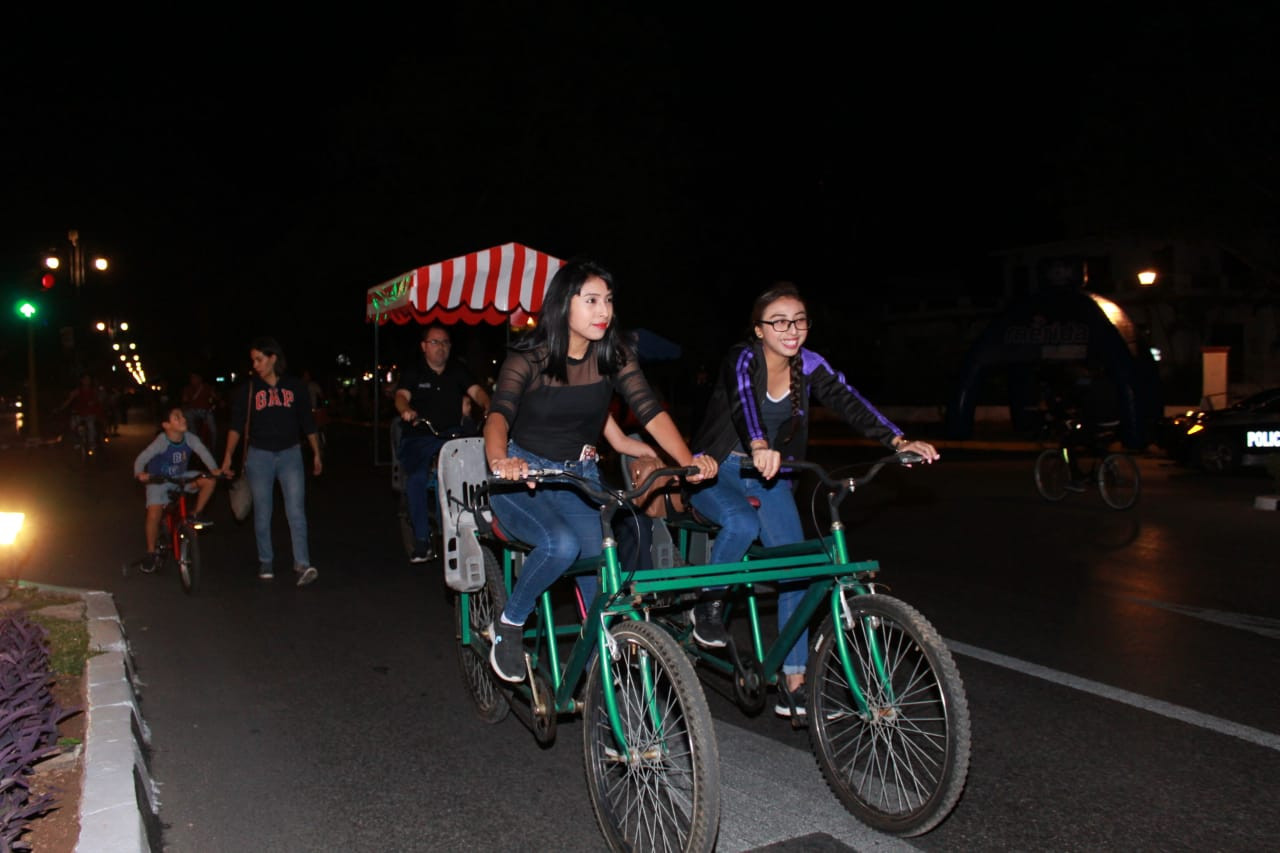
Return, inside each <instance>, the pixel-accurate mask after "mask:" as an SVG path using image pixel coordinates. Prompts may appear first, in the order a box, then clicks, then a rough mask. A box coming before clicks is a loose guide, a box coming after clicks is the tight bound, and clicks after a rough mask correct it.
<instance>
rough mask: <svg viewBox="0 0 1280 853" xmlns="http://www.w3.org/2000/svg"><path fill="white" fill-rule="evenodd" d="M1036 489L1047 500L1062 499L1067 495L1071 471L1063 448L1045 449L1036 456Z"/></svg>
mask: <svg viewBox="0 0 1280 853" xmlns="http://www.w3.org/2000/svg"><path fill="white" fill-rule="evenodd" d="M1035 473H1036V491H1037V492H1039V493H1040V497H1042V498H1044V499H1045V500H1047V501H1060V500H1062V499H1063V498H1065V497H1066V496H1067V483H1068V482H1070V480H1071V471H1070V469H1069V468H1068V466H1067V460H1066V459H1064V458H1063V456H1062V451H1061V450H1045V451H1042V452H1041V454H1040V455H1039V456H1037V457H1036V468H1035Z"/></svg>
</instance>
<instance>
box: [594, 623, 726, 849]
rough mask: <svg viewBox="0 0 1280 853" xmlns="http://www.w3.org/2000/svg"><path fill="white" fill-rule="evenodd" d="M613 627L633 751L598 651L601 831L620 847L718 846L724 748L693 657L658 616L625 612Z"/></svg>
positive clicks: (619, 691) (616, 676)
mask: <svg viewBox="0 0 1280 853" xmlns="http://www.w3.org/2000/svg"><path fill="white" fill-rule="evenodd" d="M609 633H610V634H611V635H612V637H613V640H614V642H615V644H616V647H617V649H618V657H617V659H616V660H613V659H611V663H610V669H611V672H612V676H613V679H612V680H613V682H614V685H613V690H614V694H615V697H616V699H617V707H618V715H619V717H620V718H621V720H622V725H623V729H624V731H625V737H626V739H627V754H626V755H625V756H624V755H621V754H619V752H618V750H617V743H616V741H615V739H614V735H613V729H612V727H611V726H610V725H609V714H608V710H607V708H606V705H605V698H604V691H603V685H602V682H601V677H600V673H601V665H600V659H599V657H600V656H599V655H598V656H597V658H596V660H595V662H594V663H593V664H592V666H591V671H590V674H589V676H588V678H587V688H586V701H585V705H584V724H583V727H582V735H583V750H582V751H583V761H584V763H585V765H586V774H587V788H588V789H589V791H590V794H591V805H592V808H593V809H594V810H595V814H596V821H597V822H598V823H599V825H600V830H601V832H602V833H603V834H604V837H605V840H606V841H607V842H608V845H609V848H610V849H612V850H682V851H710V850H712V849H714V847H715V843H716V833H717V831H718V829H719V826H720V753H719V747H718V746H717V745H716V739H715V733H714V732H713V730H712V724H711V711H710V709H709V708H708V706H707V698H706V696H705V695H704V694H703V692H702V687H701V685H700V684H699V683H698V678H697V675H695V674H694V671H693V665H692V664H691V663H690V662H689V659H688V657H687V656H686V655H685V653H684V652H683V651H681V650H680V647H679V646H678V645H676V642H675V640H673V639H672V638H671V636H670V635H669V634H667V633H666V631H664V630H663V629H662V628H661V627H659V626H657V625H653V624H651V623H648V622H637V621H626V622H620V623H618V624H616V625H614V626H613V627H612V628H610V629H609ZM603 654H608V651H607V650H603V649H602V650H601V655H603ZM646 684H647V685H648V688H647V689H646V687H645V685H646Z"/></svg>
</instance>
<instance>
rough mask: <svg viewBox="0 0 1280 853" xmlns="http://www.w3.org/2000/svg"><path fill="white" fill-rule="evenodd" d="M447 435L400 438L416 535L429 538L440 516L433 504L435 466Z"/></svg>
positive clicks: (417, 537)
mask: <svg viewBox="0 0 1280 853" xmlns="http://www.w3.org/2000/svg"><path fill="white" fill-rule="evenodd" d="M443 445H444V439H443V438H439V437H437V436H434V435H409V434H408V432H407V431H406V432H405V434H404V435H403V436H402V437H401V439H400V449H399V454H400V470H401V471H402V472H404V475H405V484H404V489H405V497H406V498H407V499H408V502H409V519H410V520H411V521H412V522H413V538H414V539H417V540H418V541H419V542H425V541H426V540H427V539H429V538H430V537H431V523H432V521H434V520H435V518H436V512H435V509H434V508H433V507H432V506H431V494H430V488H431V469H432V467H433V466H434V465H435V462H436V457H437V456H438V455H439V454H440V448H441V447H442V446H443Z"/></svg>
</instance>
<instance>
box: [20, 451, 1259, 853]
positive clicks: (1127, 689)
mask: <svg viewBox="0 0 1280 853" xmlns="http://www.w3.org/2000/svg"><path fill="white" fill-rule="evenodd" d="M149 437H150V431H149V430H147V429H144V428H130V429H129V432H128V434H127V435H125V436H123V437H122V438H121V439H120V440H119V441H117V442H116V443H114V444H113V445H112V447H111V448H109V449H108V451H107V452H106V453H105V454H103V456H102V457H101V458H99V459H96V460H95V464H94V465H93V466H92V467H90V468H89V469H82V468H80V467H79V465H78V463H77V462H76V460H75V458H74V457H73V456H72V454H71V453H70V451H69V449H67V448H44V449H36V450H21V449H10V450H5V451H2V452H0V502H4V503H6V504H8V505H19V506H20V507H21V508H23V509H25V510H26V511H28V512H29V513H31V514H32V517H33V519H34V524H35V525H36V529H37V531H38V540H37V546H36V551H35V553H34V555H33V559H32V562H31V564H30V565H29V566H28V568H27V571H26V577H27V578H29V579H31V580H36V581H41V582H46V583H53V584H59V585H66V586H76V587H83V588H91V589H104V590H107V591H108V592H111V593H113V594H114V596H115V598H116V603H117V607H118V609H119V611H120V614H121V616H122V618H123V619H124V624H125V630H126V632H127V633H128V635H129V638H130V641H131V643H132V646H133V649H134V654H135V658H136V661H137V665H138V670H139V675H140V676H141V678H142V679H143V680H144V681H145V683H146V685H145V688H144V690H143V695H142V703H143V713H144V715H145V718H146V721H147V723H148V724H149V726H150V727H151V730H152V741H153V754H152V756H151V769H152V774H153V776H154V777H155V778H156V779H157V780H158V781H159V782H160V784H161V786H162V787H161V793H160V796H161V802H162V810H161V817H162V820H163V822H164V829H163V842H164V848H165V849H166V850H172V851H224V850H225V851H231V850H236V851H239V850H244V849H254V850H262V851H299V850H336V849H342V850H370V851H373V850H378V851H381V850H467V849H475V848H477V847H487V848H492V849H510V850H522V849H528V850H533V849H538V850H548V849H555V850H598V849H600V848H601V846H602V843H601V837H600V835H599V832H598V830H597V829H596V827H595V824H594V820H593V818H592V815H591V807H590V803H589V800H588V797H587V792H586V786H585V780H584V776H583V770H582V753H581V727H580V724H579V722H578V721H577V720H574V719H567V718H566V719H562V720H561V724H560V727H559V738H558V741H557V743H556V744H555V745H554V746H552V747H551V748H547V749H543V748H540V747H539V746H538V745H537V743H536V742H535V741H534V739H533V737H532V736H531V734H530V733H529V732H528V731H527V730H526V729H525V728H524V727H523V726H522V725H521V724H520V723H519V722H517V721H516V720H515V719H514V718H508V719H507V720H506V721H504V722H503V723H500V724H498V725H494V726H490V725H486V724H484V723H482V722H480V721H479V720H478V719H477V718H476V717H475V715H474V714H473V713H472V712H471V710H470V705H469V702H468V700H467V698H466V695H465V693H464V692H463V688H462V685H461V682H460V679H459V676H458V668H457V662H456V654H455V650H454V646H453V642H452V622H453V616H452V610H451V605H450V601H449V598H448V596H447V595H446V594H445V590H444V587H443V584H442V583H441V582H440V581H439V579H438V575H437V570H436V569H434V568H432V567H430V566H428V567H427V568H423V567H415V566H410V565H409V564H408V563H407V562H406V560H405V559H404V554H403V551H402V550H401V545H400V540H399V534H398V529H397V520H396V516H395V506H396V498H395V494H394V493H393V492H392V491H391V488H390V474H389V470H388V469H387V468H385V467H383V468H374V467H373V466H372V464H371V454H370V451H369V448H368V444H367V436H366V435H365V434H362V433H361V432H359V431H355V430H351V431H344V429H343V428H342V427H341V426H337V427H335V428H334V433H333V437H332V440H331V452H330V454H329V459H328V465H327V468H326V472H325V474H324V475H323V476H322V477H320V478H318V479H313V480H311V481H310V482H309V505H310V517H311V522H312V532H311V549H312V556H313V559H314V562H315V564H316V565H317V566H318V567H319V569H320V578H319V580H318V581H317V582H316V583H315V584H314V585H313V586H311V587H308V588H305V589H297V588H295V587H294V586H293V585H292V582H291V579H290V578H288V577H286V576H287V575H289V574H291V573H290V572H288V571H287V568H288V564H287V560H288V554H289V547H288V535H287V531H286V529H285V527H284V524H283V515H282V512H281V511H280V510H279V509H278V510H277V521H278V522H279V523H278V525H277V531H276V534H277V540H278V544H277V555H278V566H277V579H276V580H275V581H274V582H273V583H270V584H263V583H260V582H259V581H257V579H256V578H255V577H254V569H255V560H256V555H255V553H254V546H253V536H252V532H251V530H250V529H248V527H245V526H238V525H236V524H235V523H234V522H232V521H231V520H230V515H229V512H228V509H227V506H226V499H225V496H223V495H219V496H218V498H217V501H216V504H215V512H214V517H215V519H216V520H218V521H219V524H218V526H217V528H216V529H215V530H214V531H213V532H212V533H210V534H209V535H208V536H207V537H206V539H205V540H204V543H205V552H204V555H205V563H206V583H205V586H204V588H203V589H202V590H201V592H200V594H199V595H197V596H195V597H187V596H185V595H184V594H183V593H182V591H181V590H180V588H179V585H178V581H177V579H176V577H174V576H172V575H168V576H165V575H163V574H162V575H153V576H143V575H139V574H136V573H132V574H129V575H128V576H125V575H123V574H122V573H121V568H120V567H121V565H122V564H123V563H124V562H126V561H127V560H129V559H132V558H134V557H136V556H137V555H138V554H139V553H140V551H141V550H142V546H141V543H142V530H141V527H142V489H141V487H140V486H137V485H136V484H134V483H133V482H131V481H130V479H129V477H128V470H129V466H130V463H131V461H132V458H133V455H134V453H136V452H137V451H138V450H139V449H140V448H141V447H142V445H143V443H144V440H145V439H146V438H149ZM870 452H871V451H869V450H867V449H866V448H857V447H855V448H823V449H822V450H821V451H820V454H819V458H820V459H821V460H834V459H839V460H851V459H856V458H861V459H865V458H867V456H868V453H870ZM1030 466H1031V458H1030V456H1029V455H1027V454H1025V453H1012V454H998V453H981V454H980V453H966V452H965V451H963V450H949V451H946V452H944V459H943V461H942V463H941V464H939V465H936V466H932V467H930V468H923V469H914V470H911V471H893V472H888V473H887V474H886V475H885V476H883V477H881V478H880V480H879V481H877V483H876V484H875V485H873V486H872V487H870V488H868V489H866V490H865V491H864V492H862V493H860V494H859V495H857V496H855V498H854V499H853V500H852V501H851V502H850V504H849V508H848V511H847V513H846V520H847V521H848V522H849V523H850V525H851V530H852V535H853V537H854V539H853V541H854V543H855V544H854V552H855V556H860V557H861V556H873V557H876V558H878V559H879V560H880V561H881V563H882V565H883V567H884V572H883V575H882V580H883V581H884V582H885V583H886V584H887V585H888V586H889V587H890V588H891V594H893V595H895V596H897V597H899V598H902V599H904V600H906V601H907V602H909V603H911V604H912V605H913V606H915V607H916V608H917V609H919V610H921V611H922V612H923V613H924V614H925V615H927V616H928V617H929V619H930V620H931V621H932V622H933V623H934V625H935V626H936V627H937V628H938V630H939V631H940V632H941V633H942V635H943V636H944V637H945V638H946V639H947V641H948V642H949V643H950V644H951V645H952V649H953V652H954V653H955V654H956V659H957V662H958V663H959V666H960V669H961V672H962V675H963V677H964V679H965V684H966V687H967V691H968V697H969V703H970V708H971V713H972V717H973V758H972V765H971V768H970V774H969V781H968V784H967V787H966V790H965V793H964V796H963V797H962V799H961V800H960V803H959V805H958V806H957V808H956V809H955V811H954V813H953V814H952V815H951V817H950V818H949V819H948V820H947V821H946V822H944V823H943V824H942V825H941V826H939V827H938V828H937V829H935V830H934V831H933V832H932V833H930V834H928V835H926V836H923V837H920V838H915V839H909V840H907V841H905V842H903V841H898V840H896V839H887V838H885V837H883V836H878V835H876V834H875V833H872V832H870V831H869V830H865V829H864V828H862V827H861V826H860V825H859V824H858V823H857V822H856V821H855V820H853V819H852V818H851V817H850V816H848V815H847V814H845V813H844V812H843V811H842V810H841V809H840V808H839V806H838V804H836V802H835V800H834V798H833V797H831V796H830V794H829V793H828V792H826V790H825V788H824V787H823V786H822V782H821V779H820V776H819V773H818V770H817V768H816V766H815V765H814V763H813V761H812V758H811V756H810V755H809V753H808V744H807V737H806V735H805V734H804V733H803V732H796V731H792V730H791V729H789V728H788V727H787V726H786V725H785V724H784V723H782V722H780V721H778V720H776V719H774V718H773V717H772V716H770V715H768V714H766V715H763V716H761V717H758V718H754V719H753V718H748V717H745V716H744V715H743V714H742V713H741V712H740V711H739V710H738V709H737V708H736V707H734V706H733V705H732V703H730V702H729V701H727V700H726V699H725V698H724V697H723V695H722V693H723V692H724V688H723V685H720V684H717V683H715V680H714V678H712V679H709V680H708V682H707V687H708V690H707V692H708V696H709V699H710V701H711V704H712V708H713V713H714V714H715V716H716V718H717V736H718V738H719V740H720V744H721V752H722V758H723V765H724V768H725V770H724V775H725V784H726V793H725V803H724V818H723V820H722V827H721V836H720V841H721V843H720V849H722V850H741V849H758V848H762V847H766V846H769V845H773V844H777V845H778V846H777V847H776V848H773V847H771V848H770V849H778V850H799V849H809V850H847V849H877V850H879V849H909V848H915V849H922V850H975V849H982V850H1098V849H1114V850H1132V849H1161V850H1177V849H1188V850H1210V849H1212V850H1264V849H1267V850H1269V849H1273V848H1274V844H1275V841H1274V840H1275V838H1277V837H1280V809H1277V806H1276V804H1277V802H1278V801H1280V797H1278V794H1280V785H1278V783H1277V781H1276V780H1278V779H1280V705H1278V704H1277V703H1276V702H1275V687H1274V680H1275V673H1276V672H1277V671H1280V581H1278V580H1277V573H1276V572H1275V568H1276V555H1275V554H1276V552H1275V542H1276V541H1277V539H1276V531H1275V528H1276V526H1277V525H1278V524H1280V515H1277V513H1275V512H1264V511H1258V510H1255V509H1253V508H1252V503H1253V497H1254V496H1255V495H1257V494H1260V493H1263V492H1267V491H1270V490H1271V486H1270V483H1269V481H1267V480H1266V479H1264V478H1262V477H1260V476H1254V475H1241V476H1234V477H1225V478H1221V477H1217V478H1215V477H1208V476H1205V475H1201V474H1198V473H1194V472H1189V471H1185V470H1183V469H1180V468H1176V467H1173V466H1171V465H1168V464H1167V463H1164V462H1163V461H1161V460H1159V459H1154V458H1150V459H1144V460H1143V461H1142V471H1143V475H1144V478H1145V482H1144V493H1143V496H1142V499H1141V501H1140V503H1139V505H1138V507H1137V508H1135V509H1134V510H1133V511H1130V512H1126V513H1116V512H1112V511H1108V510H1106V509H1105V508H1104V507H1103V505H1102V503H1101V501H1100V499H1099V498H1098V496H1097V495H1096V494H1085V495H1072V496H1070V497H1069V498H1068V499H1067V500H1066V501H1065V502H1063V503H1062V504H1057V505H1050V504H1046V503H1044V502H1043V501H1041V500H1040V498H1039V497H1038V496H1037V495H1036V493H1035V491H1034V488H1033V486H1032V484H1031V475H1030Z"/></svg>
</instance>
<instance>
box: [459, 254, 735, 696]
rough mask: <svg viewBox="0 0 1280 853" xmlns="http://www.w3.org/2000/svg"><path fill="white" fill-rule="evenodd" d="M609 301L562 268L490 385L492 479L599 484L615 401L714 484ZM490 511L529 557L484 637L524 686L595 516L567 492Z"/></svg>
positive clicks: (579, 267)
mask: <svg viewBox="0 0 1280 853" xmlns="http://www.w3.org/2000/svg"><path fill="white" fill-rule="evenodd" d="M613 290H614V287H613V276H611V275H610V274H609V273H608V272H607V271H606V270H605V269H604V268H603V267H601V266H599V265H598V264H596V263H594V262H592V261H588V260H581V259H579V260H572V261H569V262H568V263H566V264H565V265H564V266H563V267H561V268H560V270H559V271H558V272H557V273H556V274H555V276H554V277H553V278H552V280H551V283H550V284H549V285H548V286H547V291H546V294H545V295H544V297H543V302H542V311H541V313H540V315H539V318H538V325H537V327H536V328H535V330H534V331H533V332H532V333H531V334H530V335H529V337H528V338H527V339H525V340H522V341H520V342H518V343H517V344H516V346H514V347H513V348H512V350H511V352H510V353H509V355H508V356H507V358H506V361H504V362H503V364H502V369H501V370H500V371H499V373H498V382H497V387H496V388H495V390H494V394H493V400H492V404H491V406H490V408H489V417H488V420H487V421H486V422H485V428H484V444H485V453H486V456H487V458H488V460H489V469H490V470H491V471H492V472H493V473H494V474H495V475H497V476H499V477H503V478H505V479H509V480H518V479H520V478H522V477H523V476H524V475H525V473H526V472H527V471H528V470H529V469H530V468H564V469H567V470H569V471H572V472H574V473H576V474H578V475H580V476H582V477H586V478H588V479H591V480H595V481H596V482H599V480H600V474H599V471H598V470H597V467H596V458H597V454H596V449H595V442H596V441H598V440H599V437H600V435H601V434H602V432H603V433H605V434H606V435H607V436H608V437H609V441H610V444H612V445H613V446H614V447H615V449H623V448H620V447H618V444H617V442H615V440H614V436H616V435H617V434H618V433H619V432H620V430H618V429H617V428H616V425H614V424H609V425H608V426H607V427H606V424H607V420H608V415H609V401H610V399H611V398H612V397H613V394H614V393H615V392H618V393H620V394H621V395H622V396H623V398H624V399H625V400H626V402H627V404H628V405H629V406H630V407H631V410H632V411H633V412H635V414H636V417H637V418H638V420H639V421H640V423H641V424H643V426H644V428H645V430H646V431H647V432H648V433H649V434H650V435H652V436H653V438H654V439H655V440H656V441H657V443H658V445H659V446H661V447H662V449H663V450H665V451H666V452H667V453H668V454H670V456H671V458H672V459H674V460H675V462H676V463H677V464H679V465H686V466H687V465H695V466H697V468H698V470H699V475H698V476H697V477H694V478H691V479H693V480H700V479H702V478H704V477H712V476H714V475H715V472H716V464H715V462H714V461H713V460H712V459H710V458H709V457H706V456H699V457H696V458H695V457H694V455H693V453H691V452H690V450H689V447H688V445H686V444H685V442H684V439H683V438H682V437H681V435H680V431H679V430H678V429H677V428H676V425H675V422H674V421H673V420H672V419H671V416H670V415H668V414H667V413H666V412H664V411H663V409H662V405H661V403H660V402H659V400H658V398H657V396H656V395H655V394H654V393H653V391H652V389H651V388H650V387H649V383H648V382H647V381H646V380H645V378H644V374H643V373H642V372H641V371H640V365H639V362H638V360H637V359H636V357H635V354H634V353H633V352H630V351H629V349H628V348H627V347H626V346H625V344H624V343H623V337H622V334H621V333H620V332H619V331H618V328H617V323H616V322H615V320H616V318H615V317H614V313H613ZM490 502H491V504H492V506H493V511H494V513H495V514H496V515H497V517H498V521H499V523H500V524H501V525H502V526H503V528H504V529H506V530H507V531H508V532H510V533H511V534H512V535H513V536H515V537H517V538H518V539H520V540H521V541H523V542H525V543H527V544H529V545H531V546H533V549H532V550H531V551H530V552H529V553H528V555H527V556H526V557H525V560H524V564H523V566H522V567H521V570H520V577H519V579H518V580H517V581H516V584H515V587H514V588H513V589H512V590H511V595H510V597H509V598H508V599H507V605H506V607H505V608H504V609H503V611H502V615H501V616H500V617H499V618H498V619H496V620H495V621H494V624H493V626H492V628H491V634H492V637H493V649H492V651H491V652H490V655H489V659H490V663H491V664H492V665H493V669H494V671H495V672H496V673H497V674H498V676H499V677H501V678H503V679H505V680H507V681H520V680H522V679H523V678H524V674H525V668H524V652H523V648H522V644H521V635H522V629H523V625H524V623H525V620H526V619H528V617H529V614H530V613H532V612H533V608H534V605H535V603H536V602H537V599H538V596H539V595H541V594H542V592H543V591H544V590H546V589H547V587H549V586H550V585H551V584H552V583H553V582H554V581H555V580H556V579H557V578H559V577H560V576H561V575H563V574H564V572H565V570H566V569H568V568H569V566H571V565H572V564H573V563H574V561H575V560H577V559H579V558H580V557H587V556H593V555H596V554H599V553H600V516H599V512H598V510H597V508H596V507H594V506H592V505H591V504H590V503H588V502H587V500H586V499H584V498H583V497H582V495H581V494H580V493H579V492H578V491H577V490H576V489H574V488H573V487H572V486H568V485H555V484H541V485H539V486H537V488H533V489H520V490H512V491H505V492H500V493H496V494H494V495H492V497H491V499H490ZM579 588H580V589H581V590H582V593H583V595H584V597H585V599H586V600H587V601H591V599H592V598H593V597H594V596H595V591H596V583H595V578H594V577H591V578H582V579H581V580H579Z"/></svg>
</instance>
